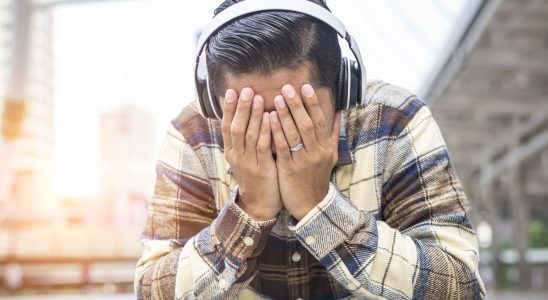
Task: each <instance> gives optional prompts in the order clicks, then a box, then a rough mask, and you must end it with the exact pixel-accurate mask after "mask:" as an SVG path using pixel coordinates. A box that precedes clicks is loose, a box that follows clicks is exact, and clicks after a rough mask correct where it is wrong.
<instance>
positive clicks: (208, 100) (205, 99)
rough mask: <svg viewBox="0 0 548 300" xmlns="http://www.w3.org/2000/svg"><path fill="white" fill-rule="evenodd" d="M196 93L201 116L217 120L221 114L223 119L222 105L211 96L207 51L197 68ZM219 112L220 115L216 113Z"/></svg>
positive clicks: (203, 53) (201, 57)
mask: <svg viewBox="0 0 548 300" xmlns="http://www.w3.org/2000/svg"><path fill="white" fill-rule="evenodd" d="M195 81H196V92H197V94H198V95H197V97H196V101H197V102H198V103H197V104H196V106H197V107H198V109H199V111H200V114H202V116H203V117H204V118H210V119H215V118H217V115H218V114H220V116H219V117H220V118H222V113H223V111H222V109H221V104H220V103H219V101H218V99H217V97H215V96H214V95H211V94H210V87H209V73H208V71H207V63H206V60H205V51H203V52H202V55H201V56H200V60H199V63H198V66H197V68H196V76H195ZM215 111H217V112H218V114H216V113H215Z"/></svg>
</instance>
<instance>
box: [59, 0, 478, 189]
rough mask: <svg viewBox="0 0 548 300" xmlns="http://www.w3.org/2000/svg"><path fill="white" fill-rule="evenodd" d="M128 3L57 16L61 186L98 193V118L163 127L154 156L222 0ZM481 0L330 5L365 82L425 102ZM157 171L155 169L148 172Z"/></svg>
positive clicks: (72, 7)
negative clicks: (131, 108)
mask: <svg viewBox="0 0 548 300" xmlns="http://www.w3.org/2000/svg"><path fill="white" fill-rule="evenodd" d="M188 3H189V2H188V1H183V0H154V1H152V0H124V1H112V2H104V1H99V2H97V3H89V2H86V3H78V4H66V5H62V6H58V7H56V8H55V10H54V105H55V119H54V120H55V121H54V122H55V166H56V170H55V183H56V184H55V186H56V191H57V194H58V195H60V196H70V197H90V196H94V195H96V194H97V193H98V192H99V190H100V177H99V176H100V164H99V149H100V144H99V116H100V115H101V113H103V112H107V111H110V110H113V109H115V108H116V107H119V106H122V105H124V104H126V103H132V104H134V105H137V106H138V107H140V108H142V109H145V110H147V111H149V112H150V113H151V114H152V115H153V116H154V118H155V121H156V124H157V125H156V128H155V129H156V141H155V144H154V145H151V147H154V149H155V153H157V151H158V150H159V146H160V143H161V141H162V140H163V138H164V136H165V131H166V128H167V126H168V125H169V122H170V120H171V119H172V118H174V117H175V116H176V115H177V113H178V112H179V111H180V110H181V109H182V108H183V107H184V106H185V105H187V104H188V103H190V102H191V101H193V100H194V95H195V92H194V79H193V64H194V59H195V58H194V51H195V49H194V43H195V39H196V35H197V33H198V32H199V31H200V29H201V28H203V27H204V26H206V25H207V22H209V20H210V18H211V17H212V16H213V10H214V8H215V7H216V6H217V5H218V4H219V3H220V1H216V0H202V1H199V2H194V3H193V5H192V7H190V6H189V5H188ZM477 3H479V1H477V0H469V1H468V0H467V1H464V0H463V1H456V0H455V1H439V0H430V1H427V0H405V1H404V0H374V1H373V0H370V1H360V0H337V1H334V0H332V1H328V5H329V6H330V7H331V9H332V11H333V13H334V14H335V15H336V16H338V17H339V18H340V19H341V21H342V22H343V23H344V24H345V25H346V28H347V30H348V31H349V32H350V33H351V34H352V35H353V36H354V37H355V39H356V41H357V42H358V44H359V46H360V49H361V51H362V56H363V57H364V60H365V64H366V67H367V73H368V78H370V79H371V78H376V79H382V80H385V81H388V82H391V83H394V84H397V85H401V86H404V87H406V88H408V89H409V90H411V91H413V92H415V93H419V92H420V90H421V87H422V84H423V83H424V81H425V79H426V78H427V77H428V76H429V75H430V74H431V73H432V70H433V68H434V67H435V66H436V64H437V62H438V61H439V60H440V59H441V58H442V57H443V56H444V55H446V54H445V52H444V51H445V49H446V48H447V45H448V44H451V43H452V41H453V40H454V39H455V37H456V36H457V35H456V34H455V30H459V28H460V27H461V26H462V22H463V20H465V17H463V16H465V15H466V13H467V11H468V9H469V8H470V7H472V6H473V5H477ZM150 167H151V171H153V170H154V166H153V165H151V166H150Z"/></svg>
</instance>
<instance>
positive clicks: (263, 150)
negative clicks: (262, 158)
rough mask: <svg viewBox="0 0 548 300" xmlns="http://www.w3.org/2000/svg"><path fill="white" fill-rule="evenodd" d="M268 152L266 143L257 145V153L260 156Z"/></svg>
mask: <svg viewBox="0 0 548 300" xmlns="http://www.w3.org/2000/svg"><path fill="white" fill-rule="evenodd" d="M267 151H268V145H267V144H266V143H258V144H257V152H258V153H260V154H265V153H266V152H267Z"/></svg>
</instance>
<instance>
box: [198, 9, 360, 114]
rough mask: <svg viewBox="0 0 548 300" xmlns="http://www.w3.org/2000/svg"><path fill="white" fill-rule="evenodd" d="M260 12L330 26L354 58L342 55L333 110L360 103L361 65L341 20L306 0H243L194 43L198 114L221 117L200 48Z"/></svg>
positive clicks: (358, 55)
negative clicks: (286, 13)
mask: <svg viewBox="0 0 548 300" xmlns="http://www.w3.org/2000/svg"><path fill="white" fill-rule="evenodd" d="M264 11H290V12H297V13H302V14H304V15H307V16H310V17H313V18H315V19H317V20H319V21H321V22H323V23H325V24H327V25H328V26H330V27H331V28H333V29H334V30H335V31H336V32H337V33H338V35H339V36H341V37H342V38H344V39H345V40H346V41H347V42H348V45H349V46H350V50H351V51H352V53H353V54H354V57H355V58H356V60H355V61H354V60H353V59H351V58H348V57H345V56H343V57H342V62H341V71H340V73H339V76H338V80H337V93H336V97H337V99H336V106H337V107H336V109H337V110H341V109H348V108H350V107H354V106H358V105H364V104H365V95H366V94H367V80H366V70H365V65H364V64H363V60H362V57H361V53H360V49H359V47H358V44H357V43H356V41H355V40H354V38H353V37H352V36H351V35H350V34H349V33H348V32H347V31H346V29H345V27H344V25H343V23H342V22H341V21H339V19H337V17H335V16H334V15H333V14H332V13H331V12H330V11H328V10H327V9H325V8H323V7H322V6H320V5H318V4H316V3H313V2H310V1H307V0H245V1H242V2H238V3H236V4H234V5H232V6H230V7H228V8H226V9H225V10H223V11H222V12H220V13H219V14H218V15H217V16H215V17H214V18H213V20H211V22H210V23H209V25H208V26H207V27H206V28H205V29H204V31H203V32H202V34H201V35H200V38H199V39H198V44H197V53H196V63H195V70H194V74H195V82H196V92H197V96H196V101H197V102H198V103H197V105H196V106H197V107H198V109H199V111H200V113H201V114H202V115H203V116H204V117H206V118H217V119H221V118H222V117H223V111H222V108H221V105H220V103H219V100H218V99H217V98H216V97H215V96H214V95H213V94H212V92H211V87H210V84H209V76H208V73H207V63H206V51H205V50H204V48H205V46H206V43H207V41H208V40H209V38H210V37H211V36H212V35H213V34H214V33H215V32H217V30H219V29H220V28H221V27H222V26H224V25H225V24H227V23H229V22H231V21H233V20H235V19H238V18H241V17H244V16H247V15H249V14H253V13H259V12H264Z"/></svg>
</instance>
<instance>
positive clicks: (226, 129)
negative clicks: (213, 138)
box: [222, 123, 230, 135]
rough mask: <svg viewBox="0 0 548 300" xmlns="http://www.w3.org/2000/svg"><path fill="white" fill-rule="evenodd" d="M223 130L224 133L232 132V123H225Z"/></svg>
mask: <svg viewBox="0 0 548 300" xmlns="http://www.w3.org/2000/svg"><path fill="white" fill-rule="evenodd" d="M222 130H223V134H224V135H226V134H228V133H230V125H229V124H226V123H223V126H222Z"/></svg>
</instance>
